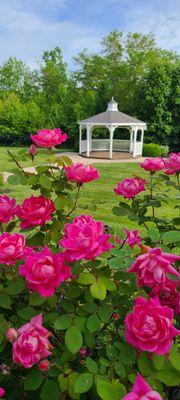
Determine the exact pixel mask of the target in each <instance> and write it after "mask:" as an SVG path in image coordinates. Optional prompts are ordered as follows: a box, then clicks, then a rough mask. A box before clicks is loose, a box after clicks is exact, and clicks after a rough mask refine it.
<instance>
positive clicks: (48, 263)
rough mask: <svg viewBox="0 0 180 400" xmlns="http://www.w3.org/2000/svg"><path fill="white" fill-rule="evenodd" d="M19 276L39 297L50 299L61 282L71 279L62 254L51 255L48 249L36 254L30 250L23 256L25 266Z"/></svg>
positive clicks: (21, 267)
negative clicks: (22, 277)
mask: <svg viewBox="0 0 180 400" xmlns="http://www.w3.org/2000/svg"><path fill="white" fill-rule="evenodd" d="M19 274H20V275H22V276H24V278H25V279H26V281H27V282H28V288H29V289H30V290H32V291H33V292H38V293H39V294H40V295H41V296H44V297H50V296H52V295H53V294H54V291H55V289H56V288H57V287H58V286H59V285H60V283H61V282H63V281H64V280H66V279H68V278H70V277H71V269H70V267H69V266H68V265H67V264H66V260H65V255H64V253H61V254H53V253H51V251H50V249H48V247H44V249H43V250H42V251H40V252H39V253H36V252H35V251H33V250H32V249H30V250H29V252H27V253H26V255H25V264H24V265H20V267H19Z"/></svg>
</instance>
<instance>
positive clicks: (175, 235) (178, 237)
mask: <svg viewBox="0 0 180 400" xmlns="http://www.w3.org/2000/svg"><path fill="white" fill-rule="evenodd" d="M162 239H163V240H165V241H166V242H179V241H180V231H169V232H165V233H164V234H163V235H162Z"/></svg>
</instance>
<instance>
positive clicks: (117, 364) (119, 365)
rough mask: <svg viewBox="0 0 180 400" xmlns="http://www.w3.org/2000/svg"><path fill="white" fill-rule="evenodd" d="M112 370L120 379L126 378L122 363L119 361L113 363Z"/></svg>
mask: <svg viewBox="0 0 180 400" xmlns="http://www.w3.org/2000/svg"><path fill="white" fill-rule="evenodd" d="M114 370H115V373H116V374H117V376H119V378H120V379H125V378H126V369H125V367H124V365H123V364H122V363H121V362H120V361H116V362H115V363H114Z"/></svg>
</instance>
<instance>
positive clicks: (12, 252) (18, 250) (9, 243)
mask: <svg viewBox="0 0 180 400" xmlns="http://www.w3.org/2000/svg"><path fill="white" fill-rule="evenodd" d="M24 251H25V238H24V236H23V235H20V234H19V233H3V234H2V235H0V264H7V265H12V264H14V263H15V262H16V261H17V260H21V259H22V258H23V256H24Z"/></svg>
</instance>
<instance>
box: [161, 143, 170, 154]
mask: <svg viewBox="0 0 180 400" xmlns="http://www.w3.org/2000/svg"><path fill="white" fill-rule="evenodd" d="M161 152H162V153H161V155H162V156H163V157H168V154H169V146H161Z"/></svg>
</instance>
